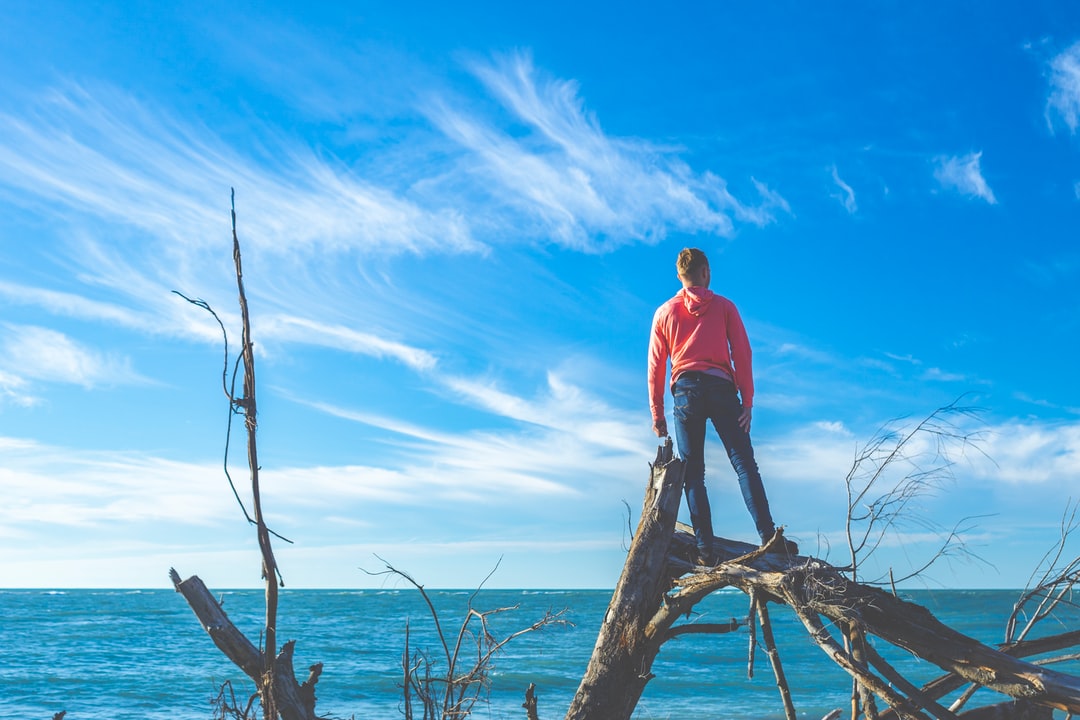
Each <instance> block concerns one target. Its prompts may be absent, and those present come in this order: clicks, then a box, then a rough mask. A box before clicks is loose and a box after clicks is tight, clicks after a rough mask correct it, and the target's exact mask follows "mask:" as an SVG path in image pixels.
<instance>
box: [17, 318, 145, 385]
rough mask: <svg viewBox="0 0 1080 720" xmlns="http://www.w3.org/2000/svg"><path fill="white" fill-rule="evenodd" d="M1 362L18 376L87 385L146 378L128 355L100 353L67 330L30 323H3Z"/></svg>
mask: <svg viewBox="0 0 1080 720" xmlns="http://www.w3.org/2000/svg"><path fill="white" fill-rule="evenodd" d="M0 365H2V366H3V367H5V368H6V369H7V371H8V372H9V373H11V374H14V375H16V376H18V377H22V378H32V379H35V380H44V381H49V382H62V383H70V384H73V385H81V386H83V387H87V388H90V387H94V386H97V385H102V384H105V385H114V384H127V383H139V382H145V380H144V379H143V378H142V377H140V376H139V375H138V373H136V372H135V371H134V370H133V369H132V368H131V362H130V360H129V359H128V358H125V357H122V356H119V355H115V354H104V353H100V352H97V351H95V350H92V349H90V348H87V347H84V346H83V345H81V344H80V343H78V342H76V341H75V340H72V339H71V338H70V337H68V336H67V335H64V334H63V333H60V332H57V331H55V330H50V329H48V328H42V327H34V326H29V325H8V324H5V325H0Z"/></svg>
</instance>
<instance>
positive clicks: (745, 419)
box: [739, 407, 750, 434]
mask: <svg viewBox="0 0 1080 720" xmlns="http://www.w3.org/2000/svg"><path fill="white" fill-rule="evenodd" d="M739 427H741V428H742V429H743V432H745V433H747V434H749V433H750V408H748V407H744V408H743V411H742V412H741V413H739Z"/></svg>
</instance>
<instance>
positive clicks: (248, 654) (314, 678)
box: [169, 202, 322, 720]
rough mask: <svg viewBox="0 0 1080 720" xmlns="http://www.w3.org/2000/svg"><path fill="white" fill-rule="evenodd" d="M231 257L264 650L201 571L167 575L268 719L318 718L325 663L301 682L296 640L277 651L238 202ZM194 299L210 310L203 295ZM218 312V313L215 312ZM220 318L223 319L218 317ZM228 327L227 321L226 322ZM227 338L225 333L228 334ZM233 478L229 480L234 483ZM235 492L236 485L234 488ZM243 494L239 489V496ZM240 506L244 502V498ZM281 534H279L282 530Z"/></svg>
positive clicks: (274, 582) (236, 400)
mask: <svg viewBox="0 0 1080 720" xmlns="http://www.w3.org/2000/svg"><path fill="white" fill-rule="evenodd" d="M232 239H233V262H234V264H235V266H236V286H237V291H238V294H239V304H240V316H241V322H242V331H243V336H242V340H241V348H240V360H241V361H242V364H243V394H242V396H241V397H235V396H234V395H233V393H232V391H231V390H230V389H229V387H228V386H226V387H225V394H226V396H227V397H228V399H229V403H230V412H231V413H240V412H242V413H243V415H244V426H245V429H246V430H247V458H248V468H249V472H250V477H251V495H252V508H253V514H254V518H252V517H251V516H248V515H247V510H246V509H245V510H244V514H245V516H246V517H247V519H248V521H249V522H250V523H252V524H253V525H255V529H256V535H257V537H258V541H259V552H260V555H261V557H262V577H263V580H264V582H265V586H266V592H265V599H266V622H265V624H264V626H263V633H262V634H263V640H264V646H263V648H262V649H261V650H260V649H259V648H257V647H256V646H255V645H254V644H253V643H252V642H251V641H250V640H248V639H247V638H246V637H245V636H244V635H243V633H241V632H240V631H239V630H238V629H237V628H236V626H235V625H233V624H232V622H231V621H230V620H229V618H228V616H227V615H226V614H225V612H224V611H223V610H222V609H221V606H220V605H219V604H218V602H217V601H216V600H214V597H213V596H212V595H211V594H210V592H209V591H208V590H207V589H206V586H205V585H204V584H203V582H202V580H200V579H199V578H198V576H193V577H191V578H188V579H187V580H184V581H181V580H180V576H179V574H178V573H177V572H176V570H170V571H169V577H170V578H171V579H172V581H173V585H174V587H175V588H176V590H177V592H180V593H181V594H183V596H184V599H185V600H187V602H188V605H190V606H191V609H192V611H193V612H194V613H195V615H196V617H198V618H199V621H200V622H201V623H202V626H203V628H204V629H205V630H206V632H207V633H208V634H209V635H210V637H211V638H213V640H214V644H216V645H217V646H218V648H219V649H221V651H222V652H223V653H225V655H226V656H227V657H228V658H229V659H230V660H232V661H233V662H234V663H235V664H236V666H237V667H239V668H240V669H241V670H243V671H244V673H245V674H246V675H247V676H248V677H250V678H251V679H252V680H253V681H254V682H255V686H256V687H257V688H258V693H259V699H260V701H261V704H262V714H263V718H264V720H277V718H278V717H281V718H282V720H315V683H316V682H318V678H319V674H320V673H321V671H322V665H321V664H318V665H313V666H311V674H310V675H309V677H308V679H307V681H305V682H304V683H303V684H300V683H297V681H296V677H295V674H294V671H293V664H292V654H293V645H294V641H290V642H288V643H286V644H285V646H284V647H283V648H282V649H281V652H280V653H278V651H277V611H278V579H279V573H278V567H277V561H276V560H275V558H274V550H273V546H272V545H271V542H270V536H271V534H272V533H271V531H270V528H269V527H267V525H266V519H265V516H264V515H263V509H262V494H261V490H260V485H259V456H258V448H257V443H256V430H257V429H258V414H257V411H256V403H255V352H254V347H255V344H254V341H253V340H252V337H251V323H250V319H249V316H248V305H247V295H246V294H245V292H244V273H243V268H242V264H241V261H240V240H239V238H238V237H237V234H236V206H235V202H234V203H233V207H232ZM195 304H198V305H200V306H201V307H203V308H205V309H207V310H209V311H210V312H211V313H213V310H210V307H209V306H208V305H207V304H206V303H205V302H202V301H198V302H196V303H195ZM214 317H215V318H217V315H216V314H215V315H214ZM218 322H219V323H220V320H219V321H218ZM222 332H223V333H224V326H222ZM226 341H227V338H226ZM227 347H228V346H227V345H226V370H225V372H226V374H227V373H228V349H227ZM231 482H232V481H231V479H230V483H231ZM233 490H234V492H235V487H234V488H233ZM239 498H240V496H239V495H237V500H239ZM241 506H243V503H242V502H241ZM278 537H280V536H278Z"/></svg>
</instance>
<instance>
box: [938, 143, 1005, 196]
mask: <svg viewBox="0 0 1080 720" xmlns="http://www.w3.org/2000/svg"><path fill="white" fill-rule="evenodd" d="M981 158H982V152H977V153H976V152H973V153H968V154H967V155H963V156H951V157H945V156H942V157H939V158H937V160H936V166H937V167H936V168H935V169H934V178H936V179H937V181H938V182H939V183H940V184H941V186H942V187H943V188H945V189H946V190H955V191H956V192H959V193H960V194H962V195H968V196H971V197H977V198H981V199H983V200H985V201H986V202H988V203H990V204H991V205H995V204H997V199H996V198H995V197H994V192H993V190H991V189H990V186H989V185H988V184H987V183H986V180H985V178H983V175H982V168H981V167H980V160H981Z"/></svg>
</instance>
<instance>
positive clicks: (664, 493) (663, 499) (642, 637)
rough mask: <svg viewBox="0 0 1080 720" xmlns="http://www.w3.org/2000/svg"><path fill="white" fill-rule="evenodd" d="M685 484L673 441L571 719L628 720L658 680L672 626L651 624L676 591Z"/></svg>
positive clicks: (660, 455) (656, 470) (664, 449)
mask: <svg viewBox="0 0 1080 720" xmlns="http://www.w3.org/2000/svg"><path fill="white" fill-rule="evenodd" d="M682 486H683V463H682V462H681V461H680V460H676V459H673V457H672V447H671V439H670V438H669V439H668V441H667V442H666V443H665V445H663V446H661V447H660V448H659V449H658V450H657V454H656V462H654V463H653V464H652V465H651V466H650V475H649V484H648V487H647V489H646V493H645V503H644V507H643V508H642V512H641V519H640V521H639V522H638V527H637V532H636V533H635V534H634V539H633V541H632V542H631V544H630V551H629V554H628V556H627V559H626V564H625V566H624V567H623V572H622V576H621V577H620V578H619V582H618V584H617V585H616V587H615V592H614V594H613V595H612V598H611V602H610V603H609V604H608V609H607V612H606V613H605V615H604V619H603V623H602V624H601V626H600V633H599V635H598V636H597V638H596V646H595V647H594V649H593V654H592V657H591V659H590V660H589V665H588V667H587V668H586V671H585V675H584V677H583V678H582V680H581V684H580V686H579V687H578V690H577V694H576V695H575V696H574V699H573V702H572V703H571V705H570V709H569V710H568V711H567V714H566V718H567V720H627V719H628V718H629V717H630V716H631V715H632V714H633V712H634V708H635V707H636V706H637V702H638V700H639V699H640V697H641V693H642V691H643V690H644V689H645V684H646V683H648V682H649V680H650V679H651V678H652V677H653V675H652V671H651V668H652V663H653V660H654V659H655V657H656V653H657V652H658V651H659V648H660V644H661V643H662V642H663V637H662V634H663V632H665V631H666V630H667V627H662V628H661V627H657V626H655V625H653V626H650V622H651V621H652V619H653V616H654V615H655V614H656V611H657V609H658V608H659V607H660V606H661V604H662V603H663V602H664V594H665V592H666V591H667V590H668V589H669V587H670V582H671V580H670V571H669V569H668V568H667V560H668V549H669V546H670V545H671V538H672V534H673V532H674V530H675V519H676V516H677V515H678V511H679V503H680V500H681V497H682Z"/></svg>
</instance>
